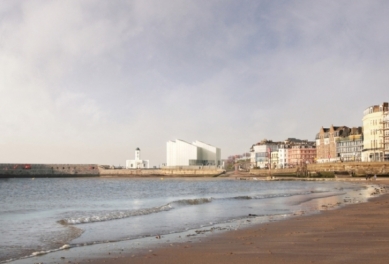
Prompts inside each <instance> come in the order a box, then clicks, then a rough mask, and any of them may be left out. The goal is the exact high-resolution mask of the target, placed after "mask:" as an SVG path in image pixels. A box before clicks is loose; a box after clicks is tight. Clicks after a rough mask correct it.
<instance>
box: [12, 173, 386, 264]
mask: <svg viewBox="0 0 389 264" xmlns="http://www.w3.org/2000/svg"><path fill="white" fill-rule="evenodd" d="M345 181H347V180H345ZM359 183H361V184H363V185H367V186H369V185H376V186H385V188H386V191H388V190H389V179H378V180H377V181H370V182H369V181H367V182H366V181H359ZM378 193H379V192H378ZM375 194H377V192H376V191H375ZM388 205H389V194H388V193H384V194H382V195H380V196H379V197H373V198H370V199H369V201H368V202H365V203H359V204H348V205H346V206H341V207H340V208H339V207H338V208H336V209H335V210H326V211H321V212H320V213H319V214H313V215H298V216H293V217H289V218H287V219H285V220H281V221H275V222H268V223H261V224H254V225H251V224H250V225H247V226H245V225H244V224H243V227H242V226H241V227H239V228H238V229H237V230H235V229H229V230H228V231H222V232H219V231H218V230H215V231H212V229H213V228H211V229H210V230H207V231H206V232H204V233H198V235H195V236H193V235H191V236H189V235H187V234H181V236H182V239H181V237H180V239H178V240H177V239H172V237H174V235H173V236H163V237H160V238H156V237H147V238H145V239H144V241H139V242H140V243H133V242H128V243H126V242H125V243H123V242H117V243H115V242H113V241H112V242H111V243H107V244H97V245H94V246H92V248H89V247H80V248H77V247H76V248H71V249H70V250H69V251H68V250H65V251H58V252H55V253H53V254H52V253H50V254H48V255H43V256H42V257H36V258H28V259H24V260H19V261H15V262H14V261H12V262H11V263H20V264H24V263H97V264H100V263H101V264H102V263H118V264H121V263H183V262H184V263H186V262H191V263H225V262H227V263H238V262H242V261H245V262H249V263H254V262H255V263H258V261H259V260H261V261H263V263H280V262H281V263H282V262H283V261H284V262H286V263H311V260H310V258H312V257H313V256H314V257H313V258H312V260H313V261H314V262H315V263H329V262H331V263H332V262H335V263H340V262H342V263H344V262H349V261H350V262H351V260H352V261H354V262H357V263H358V260H359V259H363V261H364V262H366V261H369V262H373V263H386V259H387V258H388V257H389V253H388V252H389V243H387V242H389V227H386V226H385V225H387V219H388V218H389V207H388ZM370 216H374V217H370ZM253 223H254V222H253ZM356 227H357V228H356ZM208 229H209V228H208ZM192 233H193V230H192ZM196 233H197V232H196ZM188 234H189V233H188ZM350 234H351V235H350ZM375 234H378V235H379V236H375ZM364 237H366V238H367V239H369V240H366V241H361V245H362V246H361V245H359V244H358V245H354V244H355V242H356V241H355V238H358V239H360V238H364ZM341 241H345V242H342V243H339V242H341ZM382 243H383V244H384V245H382ZM146 244H147V245H148V246H145V245H146ZM386 244H388V245H386ZM314 245H315V247H313V246H314ZM353 248H357V251H358V253H359V254H361V252H365V254H362V255H363V256H362V257H361V256H359V255H358V256H359V257H357V258H352V259H351V260H348V259H347V260H344V261H343V260H341V258H340V257H342V258H344V257H345V256H344V254H346V252H349V251H350V250H351V249H353ZM307 250H309V252H307ZM353 251H354V250H353ZM367 251H368V253H366V252H367ZM377 253H378V255H379V256H378V257H377V258H376V254H377ZM347 254H349V253H347ZM199 256H201V259H199ZM368 256H369V257H370V259H368ZM348 257H350V256H348ZM351 257H352V256H351ZM371 258H373V261H372V259H371ZM376 259H377V261H376Z"/></svg>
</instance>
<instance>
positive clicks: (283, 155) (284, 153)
mask: <svg viewBox="0 0 389 264" xmlns="http://www.w3.org/2000/svg"><path fill="white" fill-rule="evenodd" d="M287 159H288V148H287V146H286V145H280V148H279V149H278V168H281V169H283V168H285V166H286V163H287Z"/></svg>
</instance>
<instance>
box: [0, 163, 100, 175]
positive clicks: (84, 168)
mask: <svg viewBox="0 0 389 264" xmlns="http://www.w3.org/2000/svg"><path fill="white" fill-rule="evenodd" d="M77 176H84V177H97V176H99V169H98V165H97V164H25V163H23V164H21V163H3V164H0V178H14V177H18V178H19V177H20V178H23V177H77Z"/></svg>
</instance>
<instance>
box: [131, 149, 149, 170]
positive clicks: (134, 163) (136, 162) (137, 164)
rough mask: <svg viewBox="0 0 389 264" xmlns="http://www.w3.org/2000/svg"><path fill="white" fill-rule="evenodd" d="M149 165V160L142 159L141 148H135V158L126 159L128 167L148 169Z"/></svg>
mask: <svg viewBox="0 0 389 264" xmlns="http://www.w3.org/2000/svg"><path fill="white" fill-rule="evenodd" d="M149 166H150V161H149V160H141V159H140V148H136V149H135V159H133V160H126V169H148V168H149Z"/></svg>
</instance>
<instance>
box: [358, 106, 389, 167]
mask: <svg viewBox="0 0 389 264" xmlns="http://www.w3.org/2000/svg"><path fill="white" fill-rule="evenodd" d="M362 122H363V132H364V137H363V150H362V161H383V160H389V125H388V124H389V120H388V103H387V102H384V103H382V104H380V105H373V106H370V107H368V108H366V109H365V111H363V118H362Z"/></svg>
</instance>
